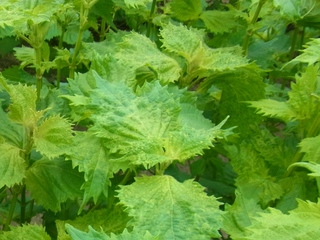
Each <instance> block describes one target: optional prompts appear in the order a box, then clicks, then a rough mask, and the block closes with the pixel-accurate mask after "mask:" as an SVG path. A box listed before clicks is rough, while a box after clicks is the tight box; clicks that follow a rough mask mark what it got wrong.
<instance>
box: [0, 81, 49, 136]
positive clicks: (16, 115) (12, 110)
mask: <svg viewBox="0 0 320 240" xmlns="http://www.w3.org/2000/svg"><path fill="white" fill-rule="evenodd" d="M0 83H1V84H2V85H3V86H4V87H5V88H6V89H7V91H8V93H9V95H10V98H11V102H12V103H11V104H10V106H9V113H8V116H9V118H10V119H11V120H12V121H13V122H16V123H19V124H22V125H23V126H24V127H26V128H28V129H30V130H32V129H33V128H34V127H35V126H36V124H37V122H38V121H39V120H40V119H41V117H42V116H43V113H44V112H45V111H36V100H37V93H36V89H35V87H33V86H26V85H22V84H18V85H7V84H6V83H5V82H4V81H2V82H0Z"/></svg>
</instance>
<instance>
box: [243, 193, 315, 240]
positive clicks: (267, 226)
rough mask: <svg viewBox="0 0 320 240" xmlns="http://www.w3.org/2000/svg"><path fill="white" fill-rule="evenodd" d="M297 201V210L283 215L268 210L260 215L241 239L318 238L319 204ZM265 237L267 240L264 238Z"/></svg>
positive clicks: (306, 239) (308, 239) (282, 239)
mask: <svg viewBox="0 0 320 240" xmlns="http://www.w3.org/2000/svg"><path fill="white" fill-rule="evenodd" d="M297 201H298V204H299V205H298V208H296V209H294V210H292V211H290V212H289V214H288V215H287V214H283V213H282V212H281V211H279V210H276V209H273V208H269V213H261V214H260V215H261V216H260V217H257V218H255V219H254V220H255V223H254V224H253V225H252V226H251V227H249V228H247V231H246V238H243V239H252V240H253V239H254V240H256V239H278V240H286V239H304V240H313V239H318V238H320V230H319V224H320V204H319V202H318V203H313V202H309V201H307V202H304V201H302V200H299V199H298V200H297ZM266 237H267V238H266Z"/></svg>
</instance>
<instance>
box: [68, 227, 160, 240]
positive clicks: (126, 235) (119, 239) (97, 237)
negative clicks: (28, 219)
mask: <svg viewBox="0 0 320 240" xmlns="http://www.w3.org/2000/svg"><path fill="white" fill-rule="evenodd" d="M66 228H67V231H68V233H69V234H70V236H71V237H72V239H73V240H83V239H86V240H132V239H141V240H160V239H161V238H159V237H155V236H153V235H152V234H150V233H149V232H148V231H147V232H144V233H141V232H138V231H136V230H133V231H132V232H128V230H127V229H125V230H124V231H123V233H121V234H120V235H115V234H112V233H111V236H108V235H107V234H105V233H104V232H103V231H101V232H98V231H96V230H94V229H93V228H92V227H91V226H89V232H88V233H86V232H82V231H80V230H78V229H76V228H74V227H72V226H71V225H69V224H67V225H66Z"/></svg>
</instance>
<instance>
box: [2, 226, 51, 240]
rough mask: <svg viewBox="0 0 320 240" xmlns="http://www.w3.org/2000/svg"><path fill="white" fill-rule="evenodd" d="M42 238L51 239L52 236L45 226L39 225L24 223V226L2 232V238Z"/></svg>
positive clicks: (6, 239)
mask: <svg viewBox="0 0 320 240" xmlns="http://www.w3.org/2000/svg"><path fill="white" fill-rule="evenodd" d="M22 238H23V239H41V240H50V239H51V238H50V236H49V235H48V234H47V232H46V231H45V229H44V227H42V226H38V225H23V226H22V227H12V228H11V229H10V231H7V232H3V233H1V239H2V240H17V239H22Z"/></svg>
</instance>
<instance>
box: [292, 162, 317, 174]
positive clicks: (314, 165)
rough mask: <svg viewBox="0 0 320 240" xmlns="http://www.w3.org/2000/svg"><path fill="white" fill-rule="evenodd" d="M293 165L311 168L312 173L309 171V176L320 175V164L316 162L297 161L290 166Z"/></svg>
mask: <svg viewBox="0 0 320 240" xmlns="http://www.w3.org/2000/svg"><path fill="white" fill-rule="evenodd" d="M293 167H303V168H306V169H308V170H310V171H311V172H312V173H309V174H308V175H309V176H312V177H320V164H319V163H314V162H297V163H294V164H291V165H290V167H289V168H293Z"/></svg>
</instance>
